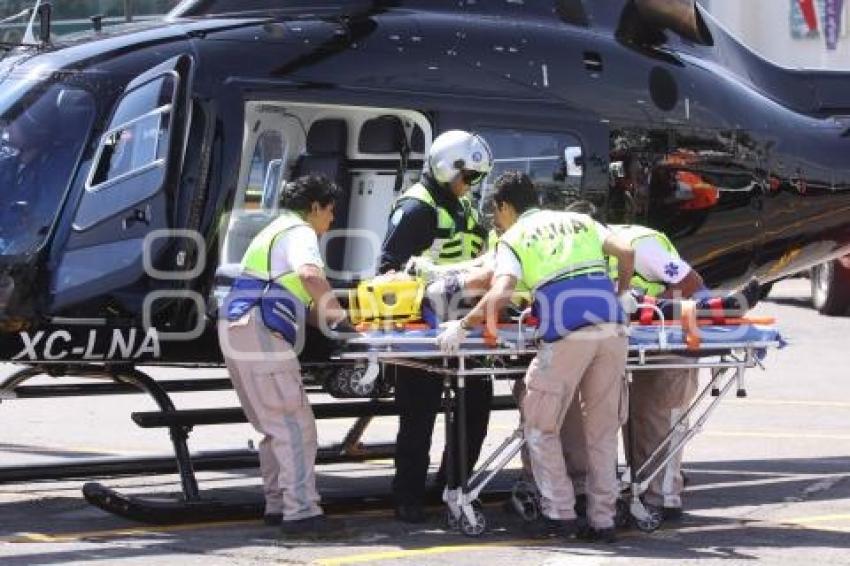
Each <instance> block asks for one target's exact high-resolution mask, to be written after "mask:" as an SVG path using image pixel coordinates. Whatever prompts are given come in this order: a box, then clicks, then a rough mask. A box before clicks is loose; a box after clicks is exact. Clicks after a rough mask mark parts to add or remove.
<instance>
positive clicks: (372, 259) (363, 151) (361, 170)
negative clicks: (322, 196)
mask: <svg viewBox="0 0 850 566" xmlns="http://www.w3.org/2000/svg"><path fill="white" fill-rule="evenodd" d="M423 145H424V136H423ZM409 154H410V143H409V142H408V138H407V132H406V130H405V128H404V123H403V122H402V120H401V119H400V118H399V117H397V116H392V115H384V116H378V117H376V118H372V119H370V120H367V121H365V122H364V123H363V125H362V126H361V127H360V132H359V134H358V140H357V158H356V159H353V160H352V161H351V175H352V186H351V203H350V207H349V212H348V225H349V228H351V229H356V230H359V231H361V232H359V233H360V234H372V235H374V236H376V238H366V237H364V236H361V237H357V236H356V235H355V236H353V237H349V238H347V239H346V247H345V268H346V270H348V271H349V272H351V273H353V274H354V275H355V278H365V277H370V276H371V275H373V274H374V272H375V270H376V267H377V265H376V264H377V261H376V259H377V257H378V255H379V254H380V245H381V242H382V241H383V237H384V234H385V233H386V229H387V218H388V217H389V213H390V209H391V208H392V205H393V202H395V200H396V198H397V197H398V196H399V195H400V194H401V192H402V190H404V189H405V188H407V187H408V186H409V185H410V184H412V183H413V182H415V180H416V178H415V175H416V172H414V173H413V174H414V177H413V178H411V176H410V168H409V167H408V156H409Z"/></svg>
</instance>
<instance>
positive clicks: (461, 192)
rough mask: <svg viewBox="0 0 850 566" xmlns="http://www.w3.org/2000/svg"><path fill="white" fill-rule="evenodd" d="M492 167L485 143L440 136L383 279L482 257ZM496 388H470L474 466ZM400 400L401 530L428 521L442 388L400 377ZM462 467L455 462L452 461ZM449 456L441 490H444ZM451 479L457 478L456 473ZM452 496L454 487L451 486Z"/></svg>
mask: <svg viewBox="0 0 850 566" xmlns="http://www.w3.org/2000/svg"><path fill="white" fill-rule="evenodd" d="M492 165H493V156H492V153H491V151H490V147H489V146H488V145H487V142H486V141H484V139H482V138H481V137H480V136H478V135H475V134H471V133H468V132H464V131H460V130H451V131H447V132H445V133H443V134H441V135H440V136H438V137H437V138H436V139H435V140H434V142H433V144H432V145H431V148H430V150H429V152H428V156H427V159H426V164H425V168H424V171H423V175H422V179H421V181H420V182H419V183H417V184H415V185H413V186H412V187H410V188H409V189H408V190H407V191H405V192H404V193H403V194H402V195H401V196H400V197H399V199H398V200H397V201H396V203H395V205H394V206H393V209H392V211H391V213H390V219H389V226H388V229H387V236H386V238H385V240H384V243H383V246H382V254H381V263H380V272H381V273H386V272H390V271H401V270H402V269H404V268H406V267H407V265H408V263H409V261H410V260H411V258H415V257H421V258H422V260H421V261H420V262H419V263H420V265H421V264H422V263H433V264H438V265H443V264H453V263H461V262H465V261H468V260H471V259H473V258H475V257H476V256H478V255H480V254H481V252H482V251H483V249H484V245H485V238H486V236H487V234H486V232H485V231H484V229H483V228H482V226H481V224H480V223H479V220H478V215H477V212H476V211H475V210H474V208H473V206H472V203H471V201H470V199H469V197H468V193H469V191H470V189H471V187H472V186H474V185H477V184H479V183H481V181H483V180H484V178H485V177H486V176H487V174H488V173H489V172H490V169H491V167H492ZM492 396H493V386H492V383H491V382H490V381H489V380H485V379H476V380H470V382H469V383H468V384H467V389H466V398H467V401H468V411H467V431H468V436H467V440H468V442H467V445H468V452H467V453H468V455H469V462H470V465H473V464H474V462H475V461H476V460H477V458H478V454H479V452H480V451H481V444H482V443H483V442H484V437H485V436H486V435H487V425H488V421H489V418H490V402H491V399H492ZM395 399H396V405H397V407H398V410H399V430H398V437H397V440H396V454H395V465H396V473H395V478H394V479H393V494H394V497H395V505H396V507H395V514H396V517H397V518H398V519H399V520H401V521H404V522H411V523H419V522H423V521H424V520H425V513H424V509H423V503H424V498H425V483H426V480H427V475H428V465H429V456H428V453H429V450H430V446H431V435H432V433H433V430H434V421H435V419H436V416H437V413H438V412H439V411H440V407H441V399H442V381H441V380H440V379H435V378H434V377H433V376H431V375H429V374H428V373H427V372H422V371H417V370H411V369H403V368H399V369H398V370H396V385H395ZM451 460H452V461H455V462H456V461H457V458H452V459H451ZM445 465H446V457H445V454H444V457H443V463H442V467H441V469H440V472H439V473H438V478H437V483H438V485H437V488H438V489H439V488H440V485H439V484H441V483H443V482H445V478H446V476H447V475H452V476H454V477H456V474H454V473H452V474H448V473H447V470H445ZM451 471H452V472H453V471H454V470H451ZM449 487H451V488H453V487H455V486H451V485H450V486H449Z"/></svg>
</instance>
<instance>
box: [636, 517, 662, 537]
mask: <svg viewBox="0 0 850 566" xmlns="http://www.w3.org/2000/svg"><path fill="white" fill-rule="evenodd" d="M635 526H636V527H637V528H638V530H639V531H641V532H643V533H652V532H655V531H657V530H658V527H660V526H661V517H655V516H652V517H650V518H649V519H635Z"/></svg>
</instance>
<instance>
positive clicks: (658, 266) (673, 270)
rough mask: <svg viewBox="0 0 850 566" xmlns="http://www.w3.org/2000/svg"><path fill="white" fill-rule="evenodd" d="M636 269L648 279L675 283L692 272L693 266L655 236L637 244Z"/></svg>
mask: <svg viewBox="0 0 850 566" xmlns="http://www.w3.org/2000/svg"><path fill="white" fill-rule="evenodd" d="M635 271H636V272H637V273H638V274H640V275H641V276H643V278H644V279H646V280H647V281H653V282H657V283H664V284H665V285H675V284H677V283H679V282H681V281H682V279H684V278H685V277H686V276H687V275H688V273H690V272H691V266H690V265H688V262H686V261H685V260H683V259H682V258H677V257H675V256H674V255H673V254H671V253H670V252H669V251H667V250H665V249H664V247H663V246H662V245H661V243H660V242H659V241H658V240H656V239H655V238H644V239H641V240H638V242H637V245H636V246H635Z"/></svg>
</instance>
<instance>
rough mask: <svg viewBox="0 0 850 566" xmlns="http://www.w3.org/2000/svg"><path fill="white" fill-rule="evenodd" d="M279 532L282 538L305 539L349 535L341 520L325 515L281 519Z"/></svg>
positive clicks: (334, 537)
mask: <svg viewBox="0 0 850 566" xmlns="http://www.w3.org/2000/svg"><path fill="white" fill-rule="evenodd" d="M280 534H281V536H283V537H284V538H307V539H336V538H344V537H346V536H349V535H350V533H349V532H348V530H347V529H346V526H345V523H344V522H343V521H341V520H340V519H329V518H328V517H327V516H325V515H315V516H313V517H307V518H306V519H297V520H295V521H283V522H281V525H280Z"/></svg>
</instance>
